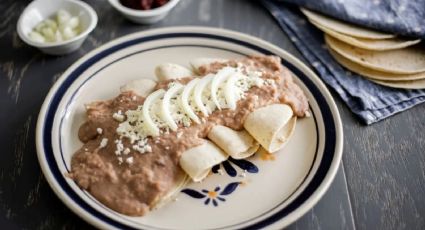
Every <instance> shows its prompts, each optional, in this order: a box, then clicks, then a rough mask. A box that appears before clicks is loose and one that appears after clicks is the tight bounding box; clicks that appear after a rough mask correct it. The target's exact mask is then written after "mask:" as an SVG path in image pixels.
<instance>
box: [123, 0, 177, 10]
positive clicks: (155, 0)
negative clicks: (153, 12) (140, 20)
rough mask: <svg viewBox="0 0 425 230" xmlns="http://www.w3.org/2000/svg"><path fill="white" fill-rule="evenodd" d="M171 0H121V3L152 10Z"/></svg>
mask: <svg viewBox="0 0 425 230" xmlns="http://www.w3.org/2000/svg"><path fill="white" fill-rule="evenodd" d="M168 1H169V0H120V3H121V4H122V5H123V6H125V7H128V8H131V9H135V10H150V9H154V8H157V7H160V6H163V5H165V4H166V3H168Z"/></svg>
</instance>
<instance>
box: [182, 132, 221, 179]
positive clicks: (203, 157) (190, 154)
mask: <svg viewBox="0 0 425 230" xmlns="http://www.w3.org/2000/svg"><path fill="white" fill-rule="evenodd" d="M227 158H228V155H227V154H226V153H224V152H223V150H221V149H220V148H219V147H217V146H216V145H215V144H214V143H212V142H210V141H208V140H205V142H204V143H203V144H202V145H198V146H196V147H194V148H191V149H188V150H186V151H185V152H183V154H182V155H181V157H180V161H179V163H180V166H181V167H182V169H183V170H184V171H185V172H186V173H187V174H188V175H189V176H190V177H191V178H192V180H193V181H194V182H199V181H201V180H203V179H204V178H205V177H206V176H207V175H208V173H209V172H210V170H211V168H212V167H213V166H214V165H216V164H219V163H221V162H223V161H225V160H227Z"/></svg>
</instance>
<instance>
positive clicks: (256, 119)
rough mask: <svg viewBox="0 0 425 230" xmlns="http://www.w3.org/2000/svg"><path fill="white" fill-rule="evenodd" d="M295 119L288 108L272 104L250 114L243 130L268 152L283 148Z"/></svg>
mask: <svg viewBox="0 0 425 230" xmlns="http://www.w3.org/2000/svg"><path fill="white" fill-rule="evenodd" d="M296 122H297V117H296V116H293V111H292V109H291V107H290V106H288V105H285V104H273V105H268V106H265V107H262V108H259V109H257V110H255V111H253V112H252V113H250V114H249V115H248V116H247V118H246V120H245V122H244V127H245V129H246V130H247V131H248V132H249V133H250V134H251V135H252V136H253V137H254V139H255V140H257V141H258V142H259V143H260V144H261V146H263V148H265V149H266V150H267V151H268V152H271V153H273V152H276V151H278V150H279V149H281V148H283V146H284V144H285V143H286V141H287V140H288V139H289V137H290V136H291V135H292V133H293V131H294V129H295V124H296Z"/></svg>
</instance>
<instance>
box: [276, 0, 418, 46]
mask: <svg viewBox="0 0 425 230" xmlns="http://www.w3.org/2000/svg"><path fill="white" fill-rule="evenodd" d="M279 1H281V2H290V3H294V4H296V5H298V6H303V7H305V8H308V9H311V10H315V11H318V12H321V13H323V14H325V15H329V16H332V17H334V18H337V19H340V20H342V21H346V22H349V23H352V24H357V25H360V26H364V27H369V28H371V29H375V30H380V31H383V32H389V33H392V34H398V35H405V36H410V37H416V38H423V39H424V38H425V23H424V22H425V0H314V1H312V0H279Z"/></svg>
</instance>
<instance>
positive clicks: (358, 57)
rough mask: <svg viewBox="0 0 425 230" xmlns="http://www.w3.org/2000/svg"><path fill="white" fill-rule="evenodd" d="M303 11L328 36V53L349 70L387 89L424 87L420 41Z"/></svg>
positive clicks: (423, 54)
mask: <svg viewBox="0 0 425 230" xmlns="http://www.w3.org/2000/svg"><path fill="white" fill-rule="evenodd" d="M301 11H302V12H303V13H304V14H305V15H306V16H307V18H308V20H309V21H310V22H311V23H312V24H313V25H314V26H316V27H317V28H318V29H320V30H321V31H323V32H324V33H325V41H326V44H327V46H328V48H329V52H330V53H331V55H332V56H333V57H334V58H335V60H336V61H337V62H338V63H340V64H341V65H342V66H344V67H345V68H347V69H348V70H350V71H352V72H355V73H357V74H359V75H361V76H364V77H366V78H367V79H369V80H371V81H373V82H375V83H377V84H380V85H384V86H387V87H393V88H403V89H423V88H425V46H423V45H422V44H420V42H421V40H420V39H416V40H409V39H403V38H399V37H397V36H396V35H393V34H386V33H382V32H377V31H373V30H370V29H365V28H362V27H358V26H355V25H351V24H347V23H344V22H341V21H337V20H335V19H333V18H330V17H327V16H324V15H321V14H318V13H316V12H312V11H309V10H306V9H301Z"/></svg>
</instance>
